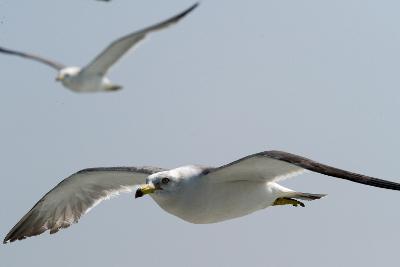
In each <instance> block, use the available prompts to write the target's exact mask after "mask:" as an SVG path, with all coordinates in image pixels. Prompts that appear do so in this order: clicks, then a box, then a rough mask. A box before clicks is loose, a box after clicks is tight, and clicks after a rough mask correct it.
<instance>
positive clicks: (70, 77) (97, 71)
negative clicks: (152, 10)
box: [0, 3, 199, 93]
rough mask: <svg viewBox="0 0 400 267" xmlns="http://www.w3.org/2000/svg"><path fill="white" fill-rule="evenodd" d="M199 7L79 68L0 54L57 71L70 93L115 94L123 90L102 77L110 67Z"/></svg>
mask: <svg viewBox="0 0 400 267" xmlns="http://www.w3.org/2000/svg"><path fill="white" fill-rule="evenodd" d="M198 5H199V4H198V3H196V4H194V5H192V6H191V7H189V8H188V9H186V10H184V11H182V12H181V13H179V14H177V15H175V16H173V17H171V18H169V19H167V20H164V21H162V22H159V23H157V24H154V25H152V26H149V27H147V28H144V29H142V30H139V31H136V32H133V33H130V34H128V35H126V36H123V37H121V38H119V39H117V40H115V41H113V42H112V43H111V44H110V45H108V46H107V47H106V48H105V49H104V50H103V51H102V52H101V53H100V54H99V55H97V57H96V58H95V59H93V60H92V61H91V62H90V63H89V64H88V65H86V66H85V67H82V68H81V67H72V66H65V65H63V64H61V63H58V62H55V61H53V60H49V59H46V58H44V57H41V56H38V55H34V54H30V53H25V52H20V51H15V50H11V49H8V48H4V47H0V52H1V53H5V54H9V55H16V56H20V57H23V58H28V59H31V60H35V61H37V62H41V63H43V64H46V65H48V66H50V67H52V68H54V69H56V70H57V71H58V75H57V77H56V81H59V82H61V83H62V85H63V86H64V87H66V88H68V89H70V90H71V91H73V92H81V93H89V92H110V91H116V90H119V89H121V88H122V86H120V85H117V84H114V83H112V82H111V81H110V79H109V78H107V77H106V76H105V75H106V74H107V72H108V70H109V68H111V66H113V65H114V64H115V63H116V62H117V61H118V60H119V59H120V58H121V57H122V56H123V55H124V54H125V53H126V52H127V51H128V50H130V49H131V48H132V47H134V46H135V45H137V44H138V43H139V42H140V41H142V40H143V39H144V38H145V37H146V36H147V35H148V34H149V33H151V32H154V31H158V30H162V29H165V28H167V27H168V26H170V25H173V24H175V23H177V22H178V21H180V20H181V19H182V18H183V17H185V16H186V15H187V14H189V13H190V12H192V11H193V10H194V9H195V8H196V7H197V6H198Z"/></svg>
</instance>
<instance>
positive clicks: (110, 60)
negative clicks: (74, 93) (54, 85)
mask: <svg viewBox="0 0 400 267" xmlns="http://www.w3.org/2000/svg"><path fill="white" fill-rule="evenodd" d="M198 5H199V4H198V3H196V4H194V5H192V6H191V7H189V8H188V9H186V10H185V11H183V12H181V13H179V14H178V15H175V16H174V17H172V18H170V19H167V20H165V21H163V22H160V23H157V24H155V25H152V26H150V27H147V28H145V29H143V30H140V31H137V32H134V33H131V34H128V35H126V36H124V37H121V38H119V39H117V40H115V41H114V42H112V43H111V44H110V45H109V46H108V47H107V48H106V49H105V50H104V51H103V52H101V53H100V54H99V55H98V56H97V57H96V58H95V59H94V60H93V61H92V62H91V63H89V65H87V66H86V67H85V68H83V70H82V71H83V75H84V74H85V73H86V74H97V75H104V74H105V73H106V72H107V70H108V69H109V68H110V67H111V66H112V65H113V64H114V63H115V62H116V61H117V60H118V59H120V58H121V57H122V56H123V55H124V54H125V53H126V52H127V51H128V50H129V49H130V48H131V47H132V46H133V45H135V44H137V43H139V41H141V40H143V39H144V38H145V37H146V35H147V34H148V33H150V32H153V31H158V30H161V29H164V28H166V27H168V26H170V25H172V24H175V23H177V22H178V21H179V20H180V19H182V18H183V17H185V16H186V15H187V14H189V13H190V12H191V11H192V10H193V9H195V8H196V7H197V6H198Z"/></svg>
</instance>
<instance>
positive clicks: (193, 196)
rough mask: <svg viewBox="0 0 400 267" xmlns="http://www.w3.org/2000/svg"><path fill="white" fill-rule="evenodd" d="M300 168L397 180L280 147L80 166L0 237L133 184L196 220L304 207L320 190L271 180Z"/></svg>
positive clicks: (48, 222)
mask: <svg viewBox="0 0 400 267" xmlns="http://www.w3.org/2000/svg"><path fill="white" fill-rule="evenodd" d="M305 170H310V171H313V172H318V173H321V174H325V175H328V176H332V177H337V178H341V179H345V180H349V181H352V182H356V183H361V184H366V185H370V186H375V187H381V188H386V189H392V190H400V184H399V183H394V182H390V181H386V180H381V179H377V178H373V177H369V176H365V175H362V174H357V173H352V172H348V171H345V170H341V169H337V168H334V167H330V166H327V165H324V164H321V163H318V162H315V161H313V160H310V159H307V158H304V157H301V156H297V155H294V154H290V153H286V152H281V151H265V152H260V153H257V154H253V155H250V156H247V157H245V158H242V159H239V160H237V161H234V162H232V163H229V164H227V165H224V166H222V167H218V168H211V167H199V166H184V167H179V168H176V169H171V170H165V169H160V168H155V167H142V168H136V167H110V168H92V169H84V170H81V171H79V172H77V173H75V174H73V175H71V176H70V177H68V178H66V179H64V180H63V181H62V182H60V183H59V184H58V185H57V186H56V187H54V188H53V189H52V190H51V191H50V192H48V193H47V194H46V195H45V196H44V197H42V199H40V200H39V202H38V203H36V205H35V206H34V207H33V208H32V209H31V210H30V211H29V212H28V213H27V214H26V215H25V216H24V217H22V219H21V220H20V221H19V222H18V223H17V224H16V225H15V226H14V227H13V228H12V229H11V231H10V232H9V233H8V234H7V236H6V237H5V239H4V243H7V242H13V241H15V240H21V239H24V238H26V237H30V236H34V235H39V234H41V233H43V232H45V231H46V230H50V234H53V233H56V232H57V231H58V230H59V229H61V228H67V227H68V226H70V225H71V224H72V223H76V222H78V220H79V218H80V217H81V216H82V215H83V214H85V213H87V212H88V211H89V210H90V209H91V208H93V207H94V206H95V205H97V204H98V203H100V202H101V201H102V200H104V199H108V198H110V197H111V196H113V195H118V194H119V193H121V192H131V191H132V190H136V194H135V196H136V197H141V196H143V195H146V194H150V196H151V197H152V198H153V200H154V201H155V202H156V203H157V204H158V205H159V206H160V207H161V208H162V209H164V210H165V211H166V212H168V213H170V214H173V215H175V216H177V217H179V218H181V219H183V220H185V221H188V222H191V223H197V224H204V223H216V222H220V221H224V220H229V219H233V218H236V217H241V216H245V215H247V214H250V213H252V212H255V211H258V210H261V209H264V208H267V207H269V206H277V205H293V206H302V207H304V204H303V202H301V201H300V200H315V199H319V198H321V197H323V196H325V195H323V194H310V193H302V192H296V191H293V190H291V189H288V188H286V187H283V186H281V185H279V184H278V183H277V182H278V181H279V180H282V179H285V178H288V177H291V176H295V175H298V174H301V173H302V172H304V171H305ZM14 201H15V200H14ZM361 201H362V200H361Z"/></svg>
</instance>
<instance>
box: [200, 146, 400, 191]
mask: <svg viewBox="0 0 400 267" xmlns="http://www.w3.org/2000/svg"><path fill="white" fill-rule="evenodd" d="M304 170H309V171H313V172H318V173H321V174H325V175H328V176H332V177H336V178H341V179H345V180H349V181H352V182H356V183H360V184H365V185H370V186H375V187H381V188H386V189H392V190H400V184H399V183H395V182H391V181H386V180H382V179H378V178H374V177H370V176H366V175H362V174H358V173H353V172H349V171H345V170H341V169H338V168H335V167H331V166H328V165H325V164H322V163H319V162H316V161H313V160H311V159H308V158H304V157H301V156H297V155H294V154H290V153H287V152H282V151H265V152H260V153H257V154H253V155H250V156H247V157H245V158H242V159H239V160H237V161H234V162H232V163H229V164H227V165H224V166H222V167H219V168H215V169H210V171H209V173H208V174H206V175H205V178H208V179H210V180H215V182H218V181H237V180H250V181H252V180H253V181H271V182H273V181H276V180H279V179H280V178H285V177H290V176H293V175H297V174H300V173H301V172H302V171H304Z"/></svg>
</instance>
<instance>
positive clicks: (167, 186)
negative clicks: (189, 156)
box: [135, 166, 202, 198]
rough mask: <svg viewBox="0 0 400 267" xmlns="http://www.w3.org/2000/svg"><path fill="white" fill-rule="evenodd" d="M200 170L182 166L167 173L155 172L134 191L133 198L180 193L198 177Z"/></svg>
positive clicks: (194, 167)
mask: <svg viewBox="0 0 400 267" xmlns="http://www.w3.org/2000/svg"><path fill="white" fill-rule="evenodd" d="M201 173H202V168H200V167H197V166H184V167H179V168H176V169H172V170H169V171H163V172H157V173H154V174H152V175H150V176H149V177H147V179H146V183H145V184H142V185H140V186H139V188H138V189H137V190H136V194H135V198H138V197H142V196H144V195H147V194H156V195H161V196H168V195H171V194H176V193H178V192H179V191H181V190H182V189H183V188H184V187H185V185H187V184H188V183H189V182H190V181H191V180H193V179H195V178H197V177H199V175H200V174H201Z"/></svg>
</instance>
